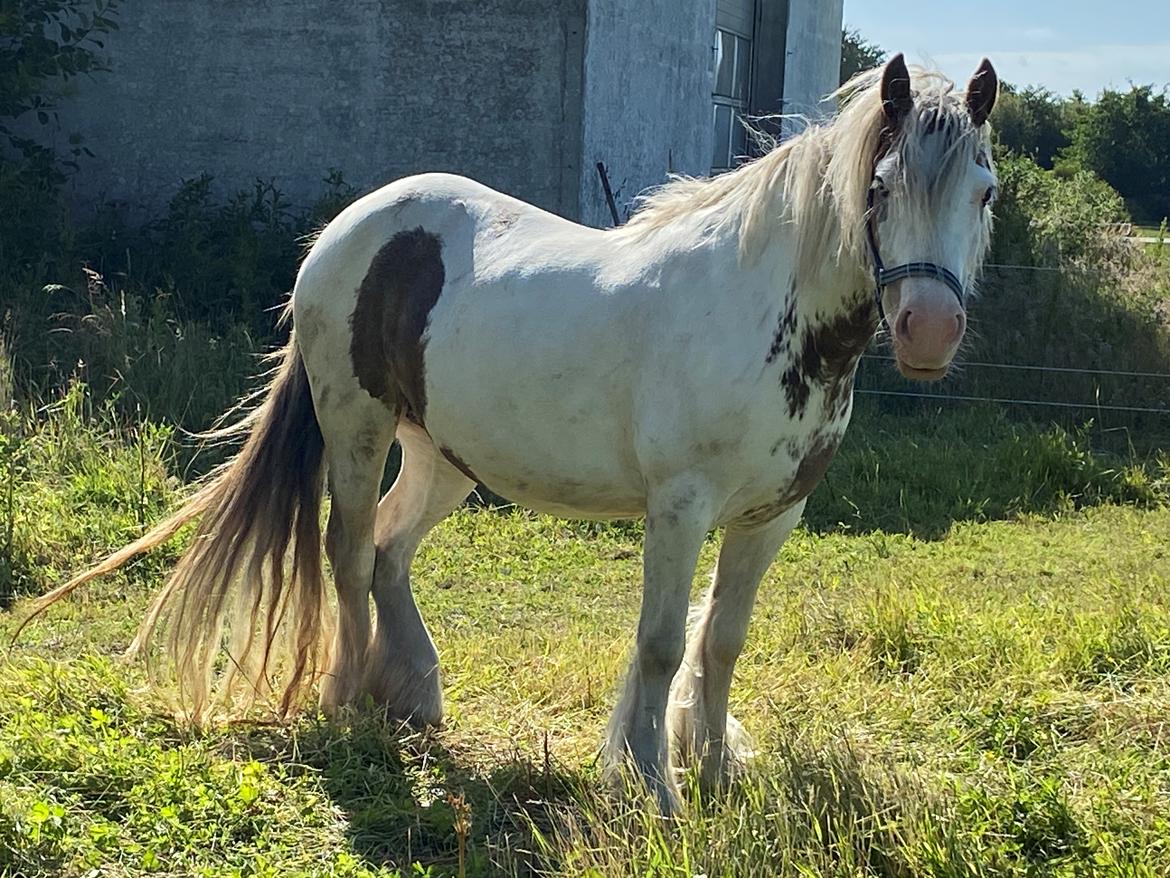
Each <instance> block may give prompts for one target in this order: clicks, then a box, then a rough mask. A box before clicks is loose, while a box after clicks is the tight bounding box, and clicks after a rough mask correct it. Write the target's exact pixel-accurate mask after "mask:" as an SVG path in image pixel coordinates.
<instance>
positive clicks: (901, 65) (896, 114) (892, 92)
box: [882, 52, 914, 128]
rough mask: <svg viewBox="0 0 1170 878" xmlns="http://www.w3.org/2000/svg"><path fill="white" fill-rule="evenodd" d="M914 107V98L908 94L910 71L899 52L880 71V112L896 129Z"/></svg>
mask: <svg viewBox="0 0 1170 878" xmlns="http://www.w3.org/2000/svg"><path fill="white" fill-rule="evenodd" d="M913 107H914V96H913V95H911V94H910V71H909V70H907V69H906V59H905V58H903V57H902V53H901V52H899V53H898V54H897V55H895V56H894V57H893V58H891V59H890V60H889V61H887V62H886V66H885V68H884V69H883V70H882V112H883V113H885V114H886V122H887V123H888V124H889V126H890V127H891V128H896V127H898V125H900V124H901V123H902V120H903V119H905V118H906V116H907V115H909V113H910V110H911V109H912V108H913Z"/></svg>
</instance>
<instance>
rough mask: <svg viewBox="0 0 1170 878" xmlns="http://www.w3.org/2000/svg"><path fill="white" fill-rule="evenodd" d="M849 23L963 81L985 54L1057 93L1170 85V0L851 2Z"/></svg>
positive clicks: (1011, 74)
mask: <svg viewBox="0 0 1170 878" xmlns="http://www.w3.org/2000/svg"><path fill="white" fill-rule="evenodd" d="M845 24H846V26H847V27H851V28H856V29H857V30H859V31H861V34H862V36H864V37H865V38H866V39H868V40H869V41H871V42H874V43H877V44H878V45H879V46H881V47H882V48H883V49H886V50H887V51H892V52H898V51H900V52H904V53H905V55H906V59H907V60H908V61H910V62H911V63H919V64H924V63H928V62H932V63H931V66H937V67H939V68H940V69H941V70H942V71H943V72H944V73H946V74H948V75H949V76H950V77H951V78H952V79H955V80H958V81H959V82H960V84H962V83H965V82H966V80H967V78H968V77H969V76H970V75H971V72H972V71H973V70H974V69H975V67H976V65H977V64H978V63H979V59H980V58H981V57H982V56H984V55H986V56H987V57H989V58H990V59H991V61H992V63H993V64H994V65H995V69H996V70H997V71H998V72H999V75H1000V77H1001V78H1002V79H1005V80H1007V81H1008V82H1011V83H1014V84H1016V85H1042V86H1045V87H1046V88H1049V89H1051V90H1052V91H1054V92H1057V93H1058V94H1065V95H1067V94H1070V93H1071V92H1072V91H1073V89H1080V90H1081V91H1082V92H1084V93H1085V95H1086V96H1088V97H1090V98H1094V97H1096V96H1097V93H1098V92H1099V91H1100V90H1101V89H1103V88H1106V87H1113V88H1121V89H1125V88H1128V87H1129V83H1130V81H1132V82H1134V83H1136V84H1139V85H1142V84H1145V83H1154V84H1155V85H1157V86H1159V87H1161V86H1163V85H1166V84H1168V83H1170V0H1114V2H1110V0H1064V2H1058V0H1014V2H1012V0H974V2H963V3H955V2H952V0H845Z"/></svg>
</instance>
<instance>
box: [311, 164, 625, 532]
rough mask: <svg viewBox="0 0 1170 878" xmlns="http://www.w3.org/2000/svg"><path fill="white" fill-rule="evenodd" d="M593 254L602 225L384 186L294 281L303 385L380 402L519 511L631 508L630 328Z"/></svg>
mask: <svg viewBox="0 0 1170 878" xmlns="http://www.w3.org/2000/svg"><path fill="white" fill-rule="evenodd" d="M606 256H607V253H606V250H605V246H604V233H603V232H601V231H599V230H596V229H589V228H586V227H583V226H580V225H577V224H575V223H572V222H569V221H568V220H565V219H562V218H560V217H557V216H555V215H553V214H550V213H548V212H546V211H543V210H541V209H539V208H536V207H534V206H532V205H529V204H526V203H524V202H522V201H519V200H518V199H515V198H512V197H510V196H507V195H504V194H502V193H499V192H496V191H495V190H492V189H490V188H489V187H487V186H484V185H482V184H480V183H477V182H475V181H472V180H469V179H467V178H464V177H457V176H454V175H449V174H425V175H420V176H417V177H408V178H404V179H401V180H397V181H395V182H393V183H391V184H389V185H387V186H385V187H383V188H381V189H379V190H377V191H376V192H373V193H371V194H370V195H367V196H365V197H364V198H362V199H360V200H358V201H357V202H355V203H354V204H353V205H351V206H350V207H348V208H347V209H346V210H345V211H343V212H342V213H341V214H339V215H338V217H337V218H336V219H335V220H334V221H333V222H332V223H330V225H329V226H328V227H327V228H326V229H325V231H324V232H323V233H322V234H321V236H320V237H319V238H318V240H317V241H316V243H315V244H314V246H313V248H312V250H311V252H310V254H309V255H308V257H307V258H306V261H305V264H304V266H303V267H302V270H301V272H300V275H299V276H298V281H297V287H296V291H295V293H294V298H293V310H294V320H295V325H296V328H297V332H298V337H299V338H300V339H301V340H302V343H303V344H305V345H306V347H307V348H309V350H307V351H306V361H307V363H308V366H309V373H310V380H311V381H312V380H313V379H314V378H316V379H317V383H318V384H329V385H330V386H333V385H335V384H337V383H339V382H345V381H349V383H351V384H352V383H353V379H354V378H355V377H356V381H357V384H359V385H360V386H361V387H362V388H363V392H365V393H366V394H368V395H372V396H379V395H380V394H387V395H388V396H387V398H385V399H383V401H384V402H388V403H390V408H392V409H393V408H395V407H398V408H402V407H405V409H406V410H407V413H408V415H409V416H410V417H412V418H413V419H416V420H418V421H420V422H422V424H423V425H424V429H426V431H427V432H428V434H430V436H431V437H432V441H434V442H435V444H436V445H437V446H439V447H442V448H444V449H445V450H446V451H447V452H449V453H451V454H455V455H457V456H458V457H459V458H460V460H461V461H462V462H463V463H464V464H465V465H467V466H468V467H470V468H471V469H472V470H474V471H475V473H476V475H477V476H478V477H479V478H480V480H481V481H483V482H485V483H486V484H488V485H489V486H491V487H493V488H495V489H496V490H499V491H501V492H510V496H513V497H515V498H516V499H518V500H521V501H527V502H528V503H529V505H533V506H538V507H542V508H550V509H552V508H555V509H557V510H559V511H568V510H570V509H574V508H576V509H580V510H581V511H582V512H585V513H589V514H595V515H608V514H613V515H634V514H638V513H639V512H640V510H641V503H642V487H643V486H642V483H641V479H640V477H639V474H638V469H637V461H636V459H635V454H634V451H633V446H632V434H633V426H632V424H631V417H632V414H631V411H630V401H631V399H632V396H633V394H632V391H631V390H630V387H629V384H630V382H631V381H632V380H633V379H634V377H635V376H636V375H637V374H638V373H639V368H638V357H639V356H640V353H641V345H640V344H639V341H640V331H639V329H638V327H637V324H636V311H637V309H636V308H632V307H631V301H630V298H631V297H630V296H628V295H627V296H623V295H618V294H615V291H614V289H613V285H612V284H610V285H609V286H608V287H607V285H606V282H605V281H604V280H603V279H601V278H600V276H601V275H602V274H603V273H604V272H605V271H606V268H607V266H610V265H611V264H612V260H607V258H606ZM400 390H402V391H404V394H405V395H404V396H403V394H402V393H399V391H400ZM586 495H588V496H586ZM550 498H551V499H550Z"/></svg>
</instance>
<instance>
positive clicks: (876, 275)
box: [865, 187, 967, 323]
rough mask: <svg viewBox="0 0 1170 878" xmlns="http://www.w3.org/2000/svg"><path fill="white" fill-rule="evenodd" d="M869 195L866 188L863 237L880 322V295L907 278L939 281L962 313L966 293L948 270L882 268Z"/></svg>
mask: <svg viewBox="0 0 1170 878" xmlns="http://www.w3.org/2000/svg"><path fill="white" fill-rule="evenodd" d="M873 193H874V190H873V188H872V187H870V190H869V195H868V196H867V197H866V200H865V207H866V216H867V219H866V223H865V236H866V239H867V240H868V241H869V255H870V259H872V260H873V280H874V293H873V297H874V301H875V302H876V303H877V309H878V316H879V317H880V318H881V322H882V323H886V309H885V308H884V307H883V306H882V291H883V290H885V288H886V287H888V286H889V285H890V284H892V283H894V282H895V281H899V280H902V279H903V278H907V277H932V278H934V279H935V280H940V281H942V282H943V283H944V284H946V285H947V288H948V289H950V291H951V292H952V293H954V294H955V298H956V299H958V300H959V307H960V308H963V309H964V310H966V307H967V303H966V298H967V290H966V288H965V287H964V286H963V282H962V281H961V280H959V278H958V277H957V276H956V275H955V273H954V272H952V271H951V270H950V269H947V268H943V266H941V265H935V264H934V263H933V262H906V263H903V264H902V265H895V266H894V267H893V268H886V266H885V264H884V263H883V262H882V254H881V253H880V252H878V243H877V234H876V233H875V232H874V223H875V218H874V213H873Z"/></svg>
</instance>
